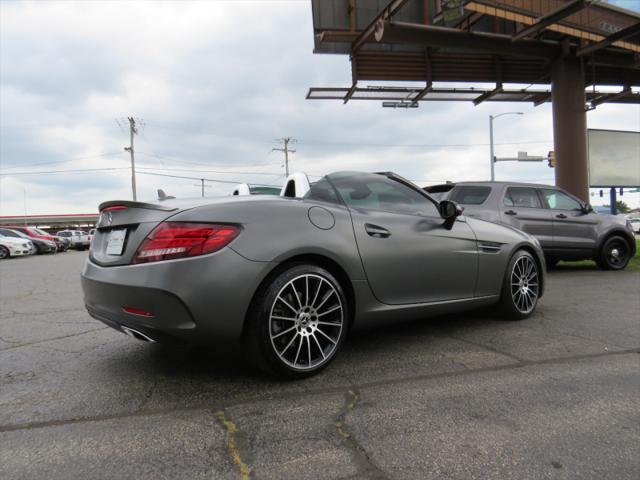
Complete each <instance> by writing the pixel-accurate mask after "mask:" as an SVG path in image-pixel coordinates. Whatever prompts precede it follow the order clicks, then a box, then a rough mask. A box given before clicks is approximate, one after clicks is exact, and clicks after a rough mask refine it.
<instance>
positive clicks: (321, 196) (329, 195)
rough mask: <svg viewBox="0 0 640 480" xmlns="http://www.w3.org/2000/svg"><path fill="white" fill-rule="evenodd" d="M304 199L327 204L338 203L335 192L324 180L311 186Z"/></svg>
mask: <svg viewBox="0 0 640 480" xmlns="http://www.w3.org/2000/svg"><path fill="white" fill-rule="evenodd" d="M304 198H305V199H308V200H317V201H320V202H327V203H340V200H339V199H338V195H337V194H336V191H335V190H334V189H333V187H332V186H331V184H330V183H329V182H328V181H327V179H326V178H322V179H321V180H319V181H317V182H316V183H314V184H313V185H311V189H310V190H309V191H308V192H307V194H306V195H305V196H304Z"/></svg>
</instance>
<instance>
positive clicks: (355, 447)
mask: <svg viewBox="0 0 640 480" xmlns="http://www.w3.org/2000/svg"><path fill="white" fill-rule="evenodd" d="M358 402H360V392H359V391H358V390H356V389H355V388H350V389H349V390H347V392H346V400H345V406H344V408H343V409H342V410H341V411H340V413H339V414H338V415H337V416H336V417H335V420H334V421H333V426H334V428H335V430H336V433H337V434H338V436H339V437H340V441H341V442H342V444H343V445H344V446H346V447H347V448H348V449H349V452H350V453H351V456H352V458H353V460H354V461H355V463H356V465H357V466H358V467H359V468H360V469H362V472H361V473H360V475H362V476H366V477H367V478H372V479H380V480H386V479H388V478H389V477H388V476H387V475H386V473H384V472H383V471H382V470H381V469H380V467H378V466H377V465H376V464H375V463H373V460H371V457H370V456H369V454H368V453H367V451H366V450H365V449H364V447H363V446H362V445H360V443H358V441H357V440H356V438H355V437H354V435H353V433H351V432H349V431H348V430H347V427H346V424H345V421H346V417H347V415H349V414H350V413H351V412H353V410H354V409H355V408H356V406H357V405H358ZM360 478H361V477H360Z"/></svg>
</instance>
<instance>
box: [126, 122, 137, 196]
mask: <svg viewBox="0 0 640 480" xmlns="http://www.w3.org/2000/svg"><path fill="white" fill-rule="evenodd" d="M128 120H129V135H130V144H129V146H128V147H124V149H125V150H126V151H127V152H129V153H130V154H131V191H132V192H133V201H134V202H135V201H136V200H137V195H136V160H135V157H134V155H133V136H134V135H136V134H137V133H138V129H137V128H136V119H135V118H133V117H129V118H128Z"/></svg>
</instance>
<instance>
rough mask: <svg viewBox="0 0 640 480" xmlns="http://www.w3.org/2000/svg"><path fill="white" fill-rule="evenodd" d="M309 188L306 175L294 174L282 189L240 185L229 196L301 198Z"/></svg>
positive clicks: (301, 173)
mask: <svg viewBox="0 0 640 480" xmlns="http://www.w3.org/2000/svg"><path fill="white" fill-rule="evenodd" d="M309 188H311V183H310V182H309V177H308V176H307V174H306V173H303V172H296V173H292V174H291V175H289V176H288V177H287V178H286V180H285V181H284V184H283V185H282V187H269V186H255V185H249V184H248V183H240V184H238V185H236V187H235V188H234V189H233V192H232V193H231V195H280V196H281V197H297V198H302V197H304V195H305V194H306V193H307V192H308V191H309Z"/></svg>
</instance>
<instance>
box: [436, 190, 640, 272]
mask: <svg viewBox="0 0 640 480" xmlns="http://www.w3.org/2000/svg"><path fill="white" fill-rule="evenodd" d="M425 191H427V192H430V193H431V192H434V193H436V194H438V195H439V196H440V197H441V198H446V199H448V200H451V201H454V202H457V203H458V204H460V205H462V206H463V207H464V210H465V214H466V215H467V216H469V217H475V218H482V219H484V220H488V221H491V222H495V223H501V224H505V225H511V226H513V227H516V228H519V229H521V230H523V231H525V232H527V233H530V234H531V235H534V236H535V237H536V238H537V239H538V240H539V241H540V244H541V245H542V248H543V250H544V253H545V256H546V257H547V264H548V265H554V264H556V263H557V262H558V261H560V260H585V259H590V260H595V261H596V263H597V264H598V266H599V267H600V268H602V269H610V270H620V269H623V268H625V267H626V266H627V264H628V263H629V260H630V259H631V258H632V257H633V256H634V255H635V251H636V243H635V240H634V237H633V231H632V229H631V228H632V227H631V224H630V223H628V222H627V221H626V220H625V219H624V218H620V217H616V216H613V215H599V214H597V213H595V212H594V211H593V208H592V207H591V206H590V205H589V204H587V203H584V202H582V201H580V200H579V199H577V198H576V197H574V196H573V195H571V194H569V193H568V192H566V191H564V190H562V189H561V188H558V187H554V186H549V185H538V184H529V183H517V182H459V183H447V184H443V185H434V186H431V187H426V188H425Z"/></svg>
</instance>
